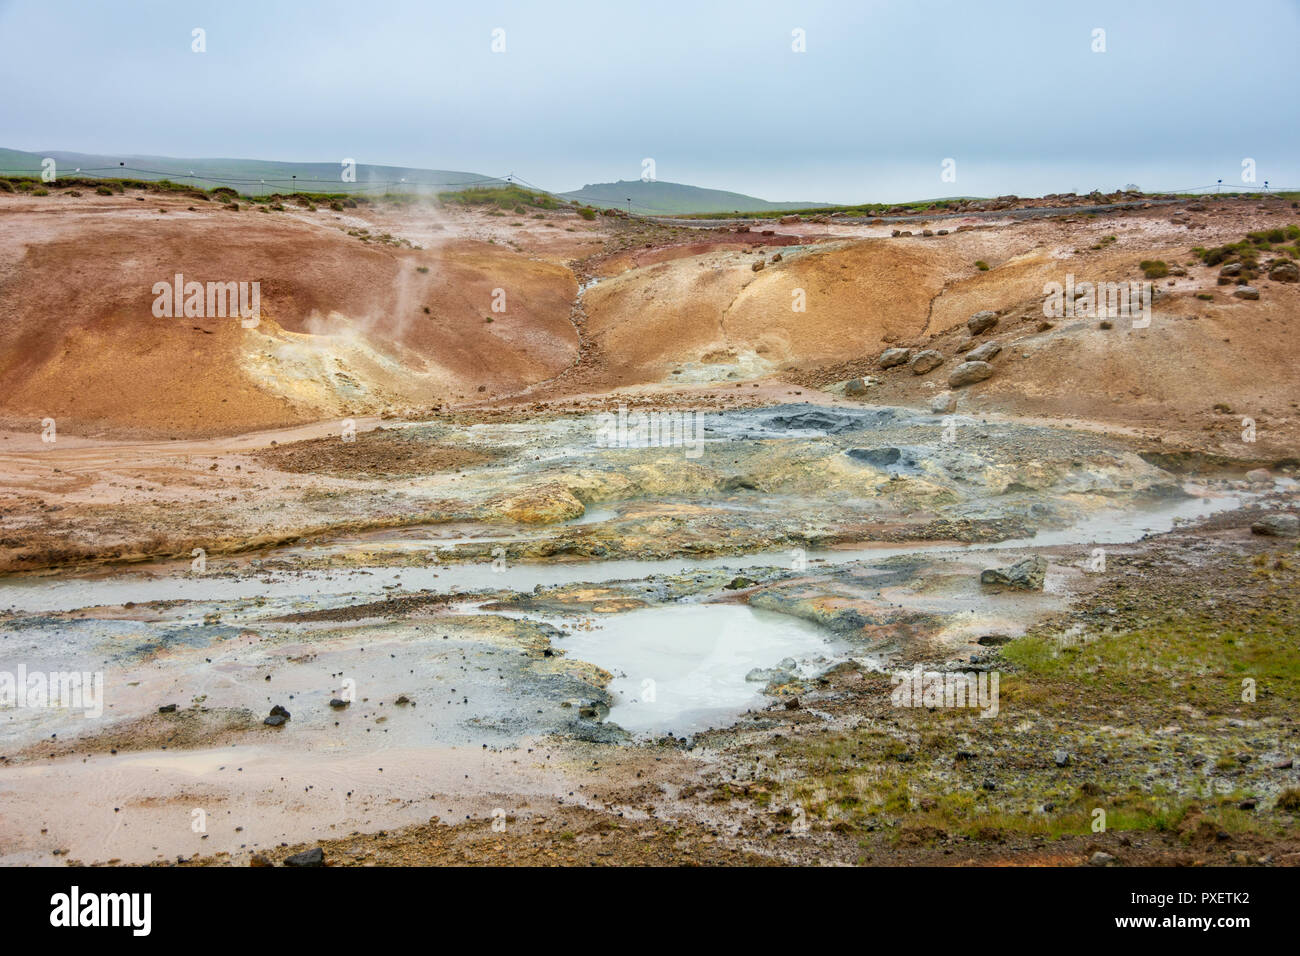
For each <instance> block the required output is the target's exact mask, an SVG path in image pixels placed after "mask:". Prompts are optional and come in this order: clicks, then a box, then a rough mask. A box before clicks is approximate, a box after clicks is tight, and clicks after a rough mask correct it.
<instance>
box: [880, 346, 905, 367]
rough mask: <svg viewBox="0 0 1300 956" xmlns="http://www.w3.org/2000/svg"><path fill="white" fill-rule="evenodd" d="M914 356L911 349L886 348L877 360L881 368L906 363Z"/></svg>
mask: <svg viewBox="0 0 1300 956" xmlns="http://www.w3.org/2000/svg"><path fill="white" fill-rule="evenodd" d="M911 357H912V350H911V349H898V348H894V349H885V350H884V351H883V352H881V353H880V358H879V359H878V360H877V361H878V363H879V365H880V367H881V368H893V367H894V366H895V365H904V364H906V363H907V360H908V359H910V358H911Z"/></svg>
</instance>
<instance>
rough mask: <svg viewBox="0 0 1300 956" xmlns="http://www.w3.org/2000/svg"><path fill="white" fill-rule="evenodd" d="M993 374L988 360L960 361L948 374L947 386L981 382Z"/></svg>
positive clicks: (956, 386) (952, 386) (954, 386)
mask: <svg viewBox="0 0 1300 956" xmlns="http://www.w3.org/2000/svg"><path fill="white" fill-rule="evenodd" d="M992 374H993V366H992V365H990V364H989V363H988V362H962V363H961V364H960V365H958V366H957V367H956V368H955V369H953V370H952V371H951V372H950V373H949V374H948V387H949V388H961V387H962V386H963V385H970V384H971V383H973V382H982V381H984V379H986V378H988V377H989V376H990V375H992Z"/></svg>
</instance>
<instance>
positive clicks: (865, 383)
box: [844, 378, 875, 398]
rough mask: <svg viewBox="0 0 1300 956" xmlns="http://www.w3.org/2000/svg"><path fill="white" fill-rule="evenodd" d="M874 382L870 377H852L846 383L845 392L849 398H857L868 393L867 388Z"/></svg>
mask: <svg viewBox="0 0 1300 956" xmlns="http://www.w3.org/2000/svg"><path fill="white" fill-rule="evenodd" d="M874 384H875V383H874V382H872V381H871V380H870V379H864V378H851V379H849V380H848V381H847V382H845V383H844V394H845V395H846V396H847V397H849V398H856V397H857V396H859V395H865V394H867V390H868V389H870V388H871V386H872V385H874Z"/></svg>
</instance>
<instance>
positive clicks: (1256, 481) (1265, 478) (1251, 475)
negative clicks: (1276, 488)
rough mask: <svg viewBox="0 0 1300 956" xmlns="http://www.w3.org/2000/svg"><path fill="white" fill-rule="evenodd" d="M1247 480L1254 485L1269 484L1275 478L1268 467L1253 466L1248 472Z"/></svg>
mask: <svg viewBox="0 0 1300 956" xmlns="http://www.w3.org/2000/svg"><path fill="white" fill-rule="evenodd" d="M1246 480H1247V481H1249V482H1250V483H1251V484H1252V485H1267V484H1269V483H1270V482H1272V480H1273V476H1272V475H1270V474H1269V473H1268V469H1267V468H1252V469H1251V470H1250V471H1248V472H1246Z"/></svg>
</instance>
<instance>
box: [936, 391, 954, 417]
mask: <svg viewBox="0 0 1300 956" xmlns="http://www.w3.org/2000/svg"><path fill="white" fill-rule="evenodd" d="M956 410H957V396H956V395H955V394H954V393H952V392H940V393H939V394H938V395H936V396H934V398H932V399H930V411H932V412H934V413H935V414H936V415H949V414H951V413H953V412H955V411H956Z"/></svg>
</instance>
